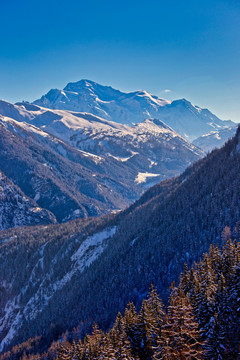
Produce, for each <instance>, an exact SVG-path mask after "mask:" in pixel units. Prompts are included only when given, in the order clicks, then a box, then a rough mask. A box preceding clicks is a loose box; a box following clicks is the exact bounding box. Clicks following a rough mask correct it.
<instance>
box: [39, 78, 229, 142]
mask: <svg viewBox="0 0 240 360" xmlns="http://www.w3.org/2000/svg"><path fill="white" fill-rule="evenodd" d="M34 104H36V105H39V106H43V107H47V108H50V109H61V110H69V111H76V112H87V113H91V114H93V115H96V116H100V117H102V118H104V119H106V120H111V121H114V122H117V123H121V124H130V125H132V124H137V123H139V122H142V121H143V120H145V119H147V118H153V119H159V120H161V121H163V122H164V123H165V124H166V125H168V126H170V127H171V128H172V129H174V130H175V131H176V132H177V133H179V134H180V135H182V136H184V137H185V138H186V139H187V140H188V141H190V142H191V141H193V140H194V139H196V138H198V137H199V136H202V135H204V134H207V133H209V132H210V131H214V130H215V131H216V130H220V129H223V128H226V127H231V126H234V123H233V122H232V121H222V120H220V119H219V118H218V117H217V116H215V115H214V114H212V113H211V112H210V111H209V110H208V109H201V108H200V107H198V106H194V105H192V104H191V103H190V102H189V101H187V100H186V99H180V100H174V101H168V100H164V99H161V98H159V97H158V96H155V95H151V94H150V93H148V92H147V91H143V90H140V91H135V92H129V93H126V92H122V91H119V90H115V89H113V88H112V87H111V86H102V85H100V84H97V83H95V82H93V81H90V80H81V81H78V82H76V83H69V84H67V86H66V87H65V88H64V89H63V90H58V89H52V90H50V91H49V92H48V93H47V94H46V95H43V96H42V97H41V99H39V100H36V101H34Z"/></svg>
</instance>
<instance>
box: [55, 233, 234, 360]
mask: <svg viewBox="0 0 240 360" xmlns="http://www.w3.org/2000/svg"><path fill="white" fill-rule="evenodd" d="M229 235H230V232H229V229H228V228H225V231H224V232H223V240H224V238H225V240H226V238H227V237H228V236H229ZM57 359H59V360H63V359H69V360H70V359H72V360H73V359H79V360H80V359H81V360H83V359H89V360H95V359H129V360H132V359H134V360H135V359H139V360H148V359H161V360H163V359H164V360H168V359H169V360H170V359H171V360H179V359H192V360H194V359H197V360H198V359H199V360H200V359H211V360H215V359H216V360H220V359H224V360H225V359H226V360H237V359H240V243H239V242H237V241H236V240H235V241H233V242H232V241H231V240H227V241H226V243H225V245H224V247H223V250H220V249H219V248H218V247H217V246H213V245H212V246H211V248H210V252H209V254H205V255H204V256H203V260H202V261H201V262H200V263H198V264H195V265H194V266H193V267H192V268H191V269H190V270H187V267H185V271H184V273H183V274H182V275H181V279H180V284H179V286H178V287H174V286H173V287H172V293H171V296H170V301H169V306H168V307H167V308H166V309H165V308H164V305H163V304H162V302H161V300H160V298H159V296H158V294H157V290H156V289H155V288H154V287H152V288H151V290H150V292H149V294H148V297H147V299H145V300H143V302H142V306H141V309H140V311H139V312H137V311H136V308H135V306H134V305H133V303H129V305H128V306H127V308H126V309H125V312H124V314H123V315H121V313H119V314H118V315H117V318H116V320H115V323H114V325H113V327H112V328H111V330H110V331H109V332H107V333H105V332H103V331H102V330H100V329H99V328H98V327H97V325H95V326H94V328H93V332H92V334H91V335H87V336H86V337H85V339H84V340H83V341H82V340H79V341H77V342H76V341H73V342H72V343H71V344H70V343H68V342H65V344H62V345H61V347H60V350H59V354H58V357H57Z"/></svg>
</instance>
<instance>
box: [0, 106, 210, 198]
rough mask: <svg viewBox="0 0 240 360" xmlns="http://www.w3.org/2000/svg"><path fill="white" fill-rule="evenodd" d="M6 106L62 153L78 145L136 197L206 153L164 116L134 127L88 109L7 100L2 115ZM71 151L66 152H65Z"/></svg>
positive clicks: (52, 147)
mask: <svg viewBox="0 0 240 360" xmlns="http://www.w3.org/2000/svg"><path fill="white" fill-rule="evenodd" d="M1 107H2V108H3V109H4V114H5V115H7V116H10V117H13V116H14V117H15V119H16V120H18V122H19V126H22V127H24V128H25V130H27V131H30V132H31V133H34V136H37V137H38V139H41V141H44V142H45V143H46V141H48V146H50V147H51V149H52V150H54V151H60V150H59V149H60V148H62V147H63V145H62V144H65V145H66V146H67V144H66V143H68V144H69V145H70V146H71V147H74V148H76V149H77V150H78V154H79V156H80V154H81V156H82V158H84V157H85V158H88V159H89V160H90V159H91V161H92V162H95V164H96V165H95V167H97V171H98V172H100V173H102V172H104V174H105V175H106V176H109V175H110V177H111V178H112V179H115V181H117V182H119V181H121V182H122V183H123V184H126V186H127V187H128V188H129V186H130V188H131V189H132V191H133V192H132V194H133V195H132V198H134V197H135V196H136V194H137V193H138V194H140V193H139V191H140V192H141V191H142V190H143V188H144V186H145V184H146V185H149V184H153V183H156V182H159V181H161V180H162V179H165V178H169V177H171V176H175V175H177V174H179V173H180V172H181V171H183V170H184V169H185V168H186V167H187V166H188V165H189V164H190V163H192V162H193V161H195V160H197V159H198V158H200V157H201V156H203V152H202V151H201V150H200V149H198V148H196V147H195V146H193V145H192V144H190V143H188V142H187V141H186V140H185V139H184V138H183V137H181V136H180V135H179V134H177V133H176V132H175V131H173V130H172V129H171V128H169V127H168V126H166V125H165V124H164V123H162V122H161V121H159V120H154V119H148V120H145V121H143V122H141V123H139V124H136V125H132V126H128V125H123V124H118V123H114V122H111V121H108V120H104V119H102V118H100V117H97V116H94V115H91V114H87V113H73V112H69V111H63V110H49V109H46V108H41V107H39V106H36V105H29V104H26V103H23V104H18V105H12V104H9V105H8V104H6V102H3V101H2V102H0V113H1ZM27 124H29V125H27ZM46 132H48V133H49V134H51V135H52V136H54V137H56V138H58V140H56V139H55V140H54V141H49V139H50V138H51V135H49V136H47V135H46ZM44 134H45V135H44ZM60 139H61V140H63V141H64V142H63V141H60ZM56 143H58V145H57V146H56ZM69 148H70V147H69ZM68 152H69V151H66V150H62V152H61V154H60V155H62V156H64V154H67V153H68ZM75 153H76V151H75ZM84 166H86V165H84ZM88 167H89V165H88ZM117 169H119V171H117ZM120 169H121V171H120ZM108 184H110V183H108ZM136 189H138V190H136ZM129 191H130V190H129ZM130 192H131V191H130ZM135 199H136V197H135Z"/></svg>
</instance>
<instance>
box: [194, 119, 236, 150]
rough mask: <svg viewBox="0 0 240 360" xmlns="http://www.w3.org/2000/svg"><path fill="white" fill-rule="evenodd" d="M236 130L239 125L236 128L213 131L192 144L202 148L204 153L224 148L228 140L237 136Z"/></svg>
mask: <svg viewBox="0 0 240 360" xmlns="http://www.w3.org/2000/svg"><path fill="white" fill-rule="evenodd" d="M236 130H237V124H236V126H235V127H234V126H233V127H230V128H226V129H221V130H216V131H211V132H210V133H208V134H205V135H202V136H200V137H199V138H197V139H195V140H194V141H193V142H192V144H193V145H195V146H197V147H199V148H201V149H202V150H203V151H205V152H208V151H211V150H213V149H215V148H220V147H222V146H223V145H224V143H225V142H226V141H227V140H229V139H231V138H232V137H233V136H234V135H235V133H236Z"/></svg>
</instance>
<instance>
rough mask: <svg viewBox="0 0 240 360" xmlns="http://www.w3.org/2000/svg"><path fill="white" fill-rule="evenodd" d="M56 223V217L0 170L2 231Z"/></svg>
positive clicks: (0, 219) (0, 222) (0, 228)
mask: <svg viewBox="0 0 240 360" xmlns="http://www.w3.org/2000/svg"><path fill="white" fill-rule="evenodd" d="M52 223H56V218H55V216H54V215H53V214H52V213H51V212H50V211H48V210H45V209H42V208H40V207H39V206H38V205H37V204H36V202H35V201H33V200H32V199H30V198H28V197H27V196H26V195H25V194H24V193H23V192H22V191H21V190H20V189H19V188H18V187H17V186H16V185H15V184H14V183H13V182H12V181H11V180H10V179H8V178H7V177H6V176H5V175H4V174H3V172H2V171H1V170H0V230H3V229H8V228H11V227H19V226H26V225H39V224H46V225H47V224H52Z"/></svg>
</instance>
